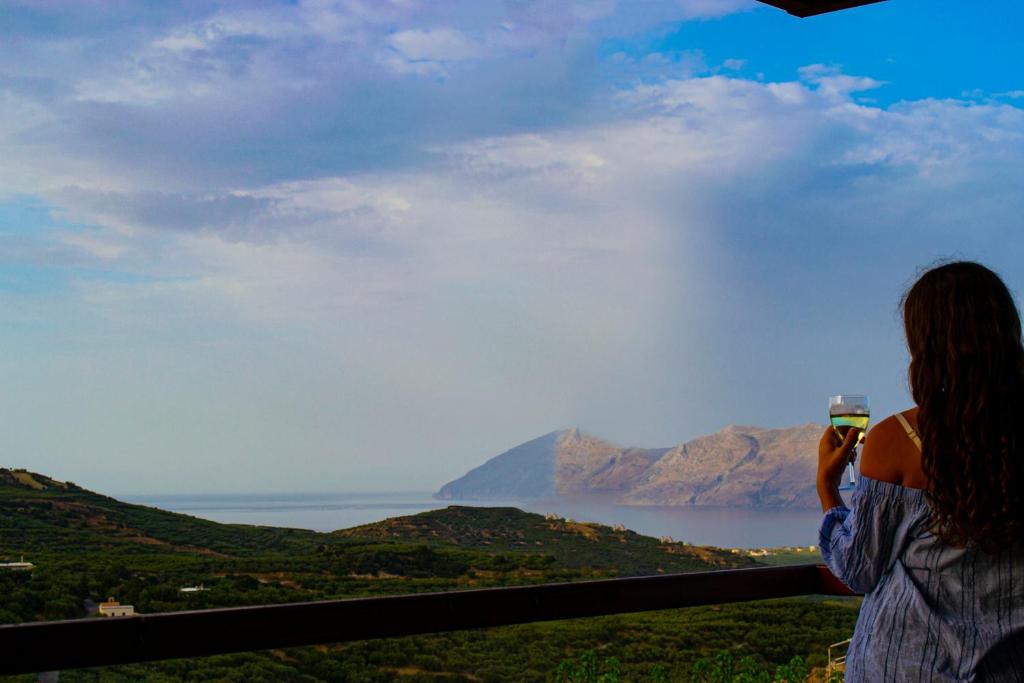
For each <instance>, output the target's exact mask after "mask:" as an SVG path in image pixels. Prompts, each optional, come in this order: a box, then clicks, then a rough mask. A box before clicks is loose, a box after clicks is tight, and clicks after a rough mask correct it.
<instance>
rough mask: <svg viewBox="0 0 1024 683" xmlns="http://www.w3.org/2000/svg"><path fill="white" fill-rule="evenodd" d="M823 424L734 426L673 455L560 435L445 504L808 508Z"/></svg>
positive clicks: (480, 474)
mask: <svg viewBox="0 0 1024 683" xmlns="http://www.w3.org/2000/svg"><path fill="white" fill-rule="evenodd" d="M823 429H824V427H823V426H820V425H816V424H807V425H801V426H798V427H790V428H785V429H767V428H763V427H748V426H738V425H731V426H729V427H726V428H724V429H722V430H721V431H719V432H717V433H715V434H711V435H708V436H702V437H699V438H697V439H693V440H692V441H688V442H686V443H683V444H680V445H678V446H674V447H671V448H629V447H622V446H619V445H616V444H614V443H611V442H609V441H605V440H603V439H600V438H597V437H594V436H591V435H588V434H584V433H582V432H580V431H579V430H578V429H566V430H562V431H557V432H551V433H550V434H545V435H544V436H541V437H539V438H537V439H533V440H531V441H527V442H526V443H523V444H520V445H519V446H516V447H515V448H512V449H511V450H508V451H506V452H504V453H502V454H500V455H498V456H496V457H494V458H491V459H490V460H488V461H487V462H485V463H484V464H483V465H481V466H480V467H477V468H475V469H473V470H470V471H469V472H468V473H466V474H465V475H464V476H462V477H460V478H458V479H456V480H454V481H452V482H449V483H448V484H445V485H444V486H443V487H441V489H440V490H439V491H438V492H437V494H436V497H437V498H441V499H444V500H520V499H540V498H554V497H559V496H587V495H600V496H602V497H604V498H606V499H607V498H610V499H611V500H612V501H613V502H615V503H617V504H621V505H671V506H678V505H738V506H755V507H814V506H815V505H816V504H817V496H816V494H815V486H814V479H815V468H816V465H817V444H818V440H819V439H820V438H821V432H822V430H823Z"/></svg>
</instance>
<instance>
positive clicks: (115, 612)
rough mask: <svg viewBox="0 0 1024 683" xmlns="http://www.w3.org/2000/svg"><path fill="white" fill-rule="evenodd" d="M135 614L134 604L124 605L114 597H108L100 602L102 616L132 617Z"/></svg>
mask: <svg viewBox="0 0 1024 683" xmlns="http://www.w3.org/2000/svg"><path fill="white" fill-rule="evenodd" d="M133 614H135V607H134V606H133V605H122V604H121V603H119V602H118V601H117V600H115V599H114V598H107V601H106V602H101V603H100V616H102V617H130V616H132V615H133Z"/></svg>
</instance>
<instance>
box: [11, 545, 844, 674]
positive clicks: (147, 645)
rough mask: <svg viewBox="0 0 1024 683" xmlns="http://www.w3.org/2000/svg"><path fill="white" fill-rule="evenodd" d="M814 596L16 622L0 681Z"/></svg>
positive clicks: (769, 571) (525, 601) (699, 581)
mask: <svg viewBox="0 0 1024 683" xmlns="http://www.w3.org/2000/svg"><path fill="white" fill-rule="evenodd" d="M814 594H821V595H853V593H851V592H850V590H849V589H848V588H847V587H846V586H844V585H843V584H842V583H840V582H839V581H838V580H837V579H836V578H835V577H834V576H832V574H831V573H829V571H828V569H826V568H825V567H824V566H822V565H813V564H809V565H799V566H795V567H765V568H757V569H732V570H725V571H714V572H695V573H690V574H670V575H664V576H647V577H638V578H628V579H606V580H600V581H581V582H575V583H558V584H543V585H538V586H515V587H511V588H486V589H480V590H465V591H452V592H444V593H420V594H414V595H396V596H385V597H377V598H357V599H352V600H327V601H320V602H301V603H291V604H283V605H261V606H253V607H238V608H228V609H211V610H197V611H191V612H168V613H164V614H138V615H135V616H131V617H112V618H91V619H73V620H69V621H49V622H36V623H31V624H15V625H7V626H0V653H4V655H5V656H3V657H0V674H17V673H33V672H37V671H56V670H61V669H74V668H79V667H91V666H106V665H111V664H127V663H129V662H142V661H150V660H157V659H174V658H180V657H197V656H203V655H213V654H222V653H227V652H240V651H247V650H264V649H270V648H281V647H295V646H300V645H317V644H322V643H338V642H344V641H352V640H368V639H371V638H388V637H394V636H409V635H416V634H421V633H438V632H442V631H458V630H462V629H473V628H483V627H489V626H505V625H509V624H522V623H527V622H533V621H552V620H557V619H572V618H576V617H593V616H600V615H606V614H620V613H625V612H645V611H650V610H659V609H671V608H677V607H694V606H697V605H711V604H722V603H728V602H741V601H746V600H762V599H766V598H784V597H791V596H796V595H814Z"/></svg>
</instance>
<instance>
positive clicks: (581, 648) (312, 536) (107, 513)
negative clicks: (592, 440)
mask: <svg viewBox="0 0 1024 683" xmlns="http://www.w3.org/2000/svg"><path fill="white" fill-rule="evenodd" d="M22 554H24V555H25V556H26V557H25V559H26V560H28V561H31V562H33V563H34V564H35V565H36V568H35V570H33V571H31V572H0V623H18V622H24V621H32V620H39V619H57V618H68V617H78V616H84V615H85V604H84V602H83V601H85V600H92V601H95V602H99V601H101V600H103V599H105V598H106V597H108V596H115V597H116V598H117V599H118V600H120V601H121V602H122V603H130V604H133V605H135V607H136V609H137V610H138V611H140V612H160V611H169V610H180V609H195V608H206V607H218V606H234V605H245V604H269V603H280V602H292V601H302V600H317V599H330V598H344V597H357V596H365V595H382V594H398V593H410V592H419V591H436V590H459V589H463V588H470V587H486V586H503V585H515V584H526V583H538V582H551V581H573V580H580V579H587V578H595V577H605V576H615V575H632V574H655V573H659V572H675V571H687V570H701V569H708V568H719V567H728V566H750V565H753V564H754V561H753V560H751V559H750V558H748V557H744V556H738V555H734V554H732V553H729V552H727V551H721V550H718V549H713V548H694V547H692V546H686V545H683V544H678V543H661V542H659V541H658V540H657V539H653V538H648V537H645V536H640V535H638V534H635V533H633V532H628V531H616V530H614V529H611V528H608V527H604V526H600V525H596V524H583V523H576V522H568V521H566V520H558V519H546V518H544V517H542V516H540V515H533V514H528V513H524V512H521V511H519V510H515V509H513V508H490V509H487V508H464V507H450V508H448V509H446V510H438V511H434V512H428V513H424V514H421V515H415V516H412V517H403V518H398V519H393V520H387V521H385V522H381V523H379V524H372V525H367V526H363V527H357V528H355V529H349V530H345V531H341V532H336V533H333V534H320V533H316V532H312V531H302V530H294V529H277V528H271V527H251V526H244V525H223V524H216V523H214V522H208V521H205V520H199V519H196V518H193V517H189V516H187V515H178V514H173V513H168V512H164V511H161V510H155V509H152V508H146V507H143V506H138V505H129V504H126V503H121V502H119V501H116V500H113V499H111V498H107V497H105V496H101V495H99V494H96V493H92V492H90V491H86V490H84V489H81V488H79V487H77V486H75V485H73V484H70V483H69V484H62V483H60V482H56V481H53V480H52V479H48V478H46V477H42V476H41V475H36V474H32V473H25V472H12V471H10V470H2V469H0V558H3V557H5V556H7V557H10V558H12V559H17V558H18V557H19V556H20V555H22ZM198 584H202V585H203V586H204V587H205V588H206V590H204V591H201V592H195V593H181V592H180V588H182V587H184V586H194V585H198ZM856 608H857V602H856V601H851V600H846V599H832V600H824V599H789V600H774V601H764V602H758V603H747V604H737V605H722V606H715V607H704V608H693V609H687V610H672V611H666V612H655V613H646V614H634V615H619V616H613V617H600V618H592V619H581V620H572V621H563V622H552V623H538V624H526V625H522V626H511V627H504V628H496V629H487V630H480V631H462V632H456V633H450V634H439V635H429V636H416V637H409V638H394V639H386V640H375V641H365V642H359V643H346V644H336V645H323V646H318V647H311V648H295V649H289V650H278V651H271V652H252V653H240V654H231V655H222V656H217V657H206V658H200V659H189V660H173V661H167V662H154V663H147V664H138V665H128V666H120V667H111V668H105V669H96V670H81V671H67V672H63V673H62V674H61V680H62V681H105V682H106V681H137V680H151V681H179V680H188V681H213V680H218V681H309V682H313V681H495V682H498V681H553V680H558V677H559V676H562V677H563V679H564V680H573V681H574V680H589V679H586V678H579V677H580V676H589V675H590V674H591V673H593V674H594V675H597V676H602V675H603V676H605V677H606V678H605V679H604V680H605V681H606V682H609V683H610V682H611V681H614V680H621V681H686V680H691V679H693V677H694V676H695V675H703V674H701V666H704V665H701V664H700V662H701V661H718V660H717V659H714V658H715V657H716V655H717V653H719V652H728V653H730V656H732V657H734V659H735V661H736V662H737V663H738V662H741V661H742V662H748V663H749V662H752V663H753V664H749V665H750V666H756V667H759V669H758V670H771V671H773V672H774V671H775V670H776V667H778V666H780V665H783V666H784V665H788V664H789V663H790V662H791V660H792V659H793V658H794V657H802V658H803V659H804V660H805V661H806V662H807V663H808V665H809V666H811V667H821V666H823V665H824V657H825V648H826V647H827V645H828V643H832V642H836V641H838V640H842V639H843V638H846V637H848V636H849V634H850V632H851V630H852V627H853V623H854V620H855V618H856ZM588 653H592V654H588ZM744 658H749V660H748V659H744ZM560 663H561V664H560ZM747 665H748V664H744V666H747ZM595 666H596V667H597V668H596V669H595V668H594V667H595ZM736 666H739V664H737V665H736ZM571 676H576V677H577V678H571ZM612 676H614V677H617V678H613V677H612ZM21 680H25V681H29V680H34V678H33V677H22V678H21ZM595 680H599V679H595ZM694 680H700V679H699V678H697V679H694ZM708 680H711V679H708ZM751 680H759V679H751Z"/></svg>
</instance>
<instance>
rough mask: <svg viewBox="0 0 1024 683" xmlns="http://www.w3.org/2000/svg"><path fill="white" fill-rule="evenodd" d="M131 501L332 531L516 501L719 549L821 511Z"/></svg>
mask: <svg viewBox="0 0 1024 683" xmlns="http://www.w3.org/2000/svg"><path fill="white" fill-rule="evenodd" d="M124 499H126V500H129V501H130V502H133V503H139V504H142V505H149V506H152V507H158V508H161V509H164V510H170V511H172V512H181V513H184V514H187V515H193V516H195V517H201V518H203V519H209V520H213V521H215V522H224V523H230V524H256V525H265V526H280V527H292V528H298V529H313V530H315V531H334V530H337V529H346V528H349V527H353V526H358V525H360V524H368V523H370V522H379V521H381V520H383V519H387V518H389V517H400V516H404V515H414V514H417V513H419V512H426V511H428V510H437V509H440V508H445V507H447V506H449V505H473V506H482V507H499V506H502V507H505V506H511V507H517V508H519V509H521V510H526V511H528V512H537V513H540V514H549V513H550V514H555V515H558V516H559V517H566V518H569V519H573V520H576V521H580V522H599V523H601V524H607V525H609V526H614V525H617V524H622V525H624V526H625V527H626V528H627V529H632V530H633V531H636V532H637V533H640V534H644V535H647V536H656V537H659V538H660V537H663V536H668V537H671V538H672V539H673V540H676V541H686V542H689V543H692V544H694V545H713V546H718V547H720V548H773V547H781V546H810V545H815V544H817V542H818V540H817V530H818V525H819V524H820V522H821V513H820V512H819V511H817V510H813V509H776V508H744V507H693V506H691V507H667V506H626V505H615V504H612V503H611V502H609V501H606V500H602V499H599V498H591V497H588V498H558V499H554V500H530V501H515V500H510V501H448V500H435V499H434V498H433V497H432V496H431V493H430V492H415V491H414V492H376V493H320V494H296V493H279V494H190V495H150V496H126V497H124Z"/></svg>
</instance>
